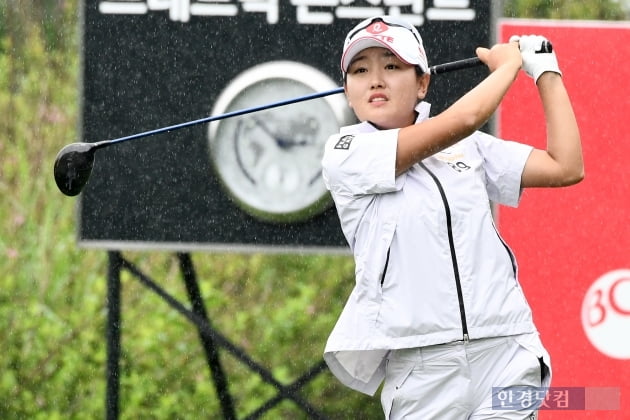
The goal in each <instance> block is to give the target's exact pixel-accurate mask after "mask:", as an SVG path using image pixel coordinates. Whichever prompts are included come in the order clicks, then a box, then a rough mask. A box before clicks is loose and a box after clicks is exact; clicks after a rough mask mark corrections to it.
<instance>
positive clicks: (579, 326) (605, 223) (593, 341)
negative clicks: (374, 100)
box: [497, 20, 630, 420]
mask: <svg viewBox="0 0 630 420" xmlns="http://www.w3.org/2000/svg"><path fill="white" fill-rule="evenodd" d="M514 34H517V35H520V34H540V35H544V36H546V37H547V38H548V39H549V40H551V41H552V44H553V48H554V50H555V51H556V53H557V55H558V60H559V63H560V68H561V70H562V71H563V78H564V82H565V85H566V86H567V89H568V91H569V95H570V96H571V99H572V102H573V105H574V109H575V112H576V116H577V119H578V123H579V126H580V132H581V136H582V143H583V148H584V159H585V167H586V178H585V179H584V181H583V182H582V183H580V184H578V185H576V186H573V187H569V188H562V189H531V190H526V191H525V192H524V195H523V199H522V201H521V205H520V207H519V208H518V209H510V208H506V207H501V208H500V209H499V216H498V217H499V226H500V230H501V232H502V235H503V236H504V238H505V239H506V240H507V241H508V243H509V244H510V246H511V247H512V249H513V250H514V251H515V253H516V256H517V259H518V261H519V271H520V280H521V284H522V285H523V288H524V290H525V293H526V296H527V298H528V300H529V302H530V304H531V306H532V307H533V310H534V320H535V321H536V324H537V326H538V328H539V330H540V332H541V336H542V339H543V343H544V344H545V346H546V347H547V349H548V350H549V352H550V353H551V358H552V364H553V372H554V374H553V382H552V386H553V387H573V388H575V387H577V388H585V389H606V390H608V394H606V395H603V396H600V397H598V398H601V399H610V401H611V402H610V404H613V405H605V404H604V407H602V406H601V405H598V404H595V405H593V406H591V407H595V406H596V407H597V409H589V407H588V406H586V408H585V409H580V410H570V411H564V410H544V411H543V412H541V414H540V419H544V420H546V419H571V420H574V419H619V420H621V419H629V418H630V225H629V217H628V208H629V207H630V169H629V168H628V166H627V165H628V162H626V160H627V158H626V155H625V153H626V152H628V153H629V154H630V132H629V130H628V123H629V122H630V91H629V89H628V85H629V84H630V48H629V47H628V46H629V45H630V24H628V23H607V22H585V21H552V20H545V21H539V20H536V21H531V20H503V21H501V22H500V24H499V32H498V38H499V39H501V40H503V41H507V40H508V39H509V37H510V36H511V35H514ZM497 122H498V130H497V133H498V136H499V137H502V138H505V139H511V140H517V141H520V142H524V143H528V144H531V145H534V146H536V147H540V148H545V124H544V117H543V112H542V107H541V104H540V100H539V98H538V94H537V91H536V89H535V87H534V85H533V81H532V79H530V78H529V77H527V75H525V74H524V73H521V75H519V78H518V80H517V81H516V83H515V85H514V86H513V88H512V90H511V91H510V92H509V94H508V95H507V97H506V98H505V100H504V102H503V104H502V106H501V109H500V111H499V115H498V119H497ZM629 166H630V165H629ZM613 394H614V395H613ZM615 399H616V401H618V403H617V404H618V406H619V408H618V409H614V408H615V407H614V401H615ZM605 408H613V409H611V410H605Z"/></svg>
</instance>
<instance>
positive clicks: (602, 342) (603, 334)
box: [582, 269, 630, 359]
mask: <svg viewBox="0 0 630 420" xmlns="http://www.w3.org/2000/svg"><path fill="white" fill-rule="evenodd" d="M582 326H583V327H584V332H585V333H586V336H587V337H588V339H589V340H590V342H591V344H593V346H594V347H595V348H596V349H597V350H599V351H600V352H602V353H603V354H605V355H606V356H609V357H612V358H615V359H630V340H628V332H629V331H630V270H628V269H621V270H614V271H610V272H608V273H606V274H604V275H603V276H601V277H600V278H598V279H597V280H595V282H594V283H593V284H592V285H591V287H590V289H588V291H587V292H586V295H585V296H584V301H583V302H582Z"/></svg>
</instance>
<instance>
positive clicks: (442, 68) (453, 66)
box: [429, 40, 553, 74]
mask: <svg viewBox="0 0 630 420" xmlns="http://www.w3.org/2000/svg"><path fill="white" fill-rule="evenodd" d="M551 52H553V45H551V42H549V41H547V40H545V41H544V42H543V43H542V45H541V46H540V50H539V51H536V54H544V53H551ZM481 65H483V62H482V61H481V60H480V59H479V57H471V58H465V59H463V60H457V61H451V62H450V63H444V64H438V65H435V66H432V67H429V73H431V74H441V73H448V72H450V71H457V70H463V69H469V68H472V67H477V66H481Z"/></svg>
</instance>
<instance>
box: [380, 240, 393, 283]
mask: <svg viewBox="0 0 630 420" xmlns="http://www.w3.org/2000/svg"><path fill="white" fill-rule="evenodd" d="M390 250H391V248H387V258H386V259H385V267H383V275H382V276H381V287H383V283H385V275H386V274H387V266H388V265H389V251H390Z"/></svg>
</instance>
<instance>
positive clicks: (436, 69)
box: [94, 57, 483, 148]
mask: <svg viewBox="0 0 630 420" xmlns="http://www.w3.org/2000/svg"><path fill="white" fill-rule="evenodd" d="M482 64H483V63H482V62H481V60H479V58H477V57H473V58H467V59H464V60H458V61H452V62H450V63H444V64H438V65H436V66H433V67H430V68H429V72H430V73H431V74H441V73H447V72H451V71H456V70H463V69H467V68H471V67H477V66H480V65H482ZM342 92H343V87H337V88H334V89H330V90H326V91H323V92H316V93H312V94H309V95H304V96H300V97H297V98H291V99H286V100H282V101H278V102H272V103H269V104H265V105H260V106H254V107H251V108H245V109H240V110H237V111H231V112H227V113H225V114H221V115H215V116H209V117H205V118H200V119H198V120H193V121H187V122H184V123H180V124H175V125H170V126H168V127H162V128H156V129H155V130H149V131H144V132H142V133H137V134H132V135H129V136H125V137H120V138H117V139H111V140H103V141H100V142H97V143H94V146H95V148H101V147H106V146H109V145H112V144H115V143H122V142H124V141H127V140H134V139H139V138H142V137H149V136H153V135H156V134H162V133H168V132H170V131H175V130H179V129H182V128H186V127H192V126H194V125H199V124H206V123H209V122H213V121H218V120H223V119H226V118H231V117H238V116H240V115H245V114H251V113H254V112H259V111H265V110H267V109H271V108H277V107H280V106H285V105H290V104H295V103H298V102H304V101H310V100H312V99H318V98H323V97H326V96H330V95H336V94H339V93H342Z"/></svg>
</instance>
